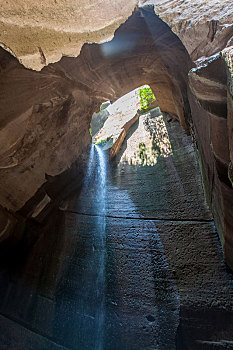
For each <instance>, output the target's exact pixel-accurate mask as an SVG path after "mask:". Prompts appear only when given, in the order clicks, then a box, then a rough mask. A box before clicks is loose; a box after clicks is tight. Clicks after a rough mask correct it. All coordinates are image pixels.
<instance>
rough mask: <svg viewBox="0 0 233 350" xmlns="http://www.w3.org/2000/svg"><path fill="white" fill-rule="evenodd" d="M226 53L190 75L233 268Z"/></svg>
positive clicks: (213, 200)
mask: <svg viewBox="0 0 233 350" xmlns="http://www.w3.org/2000/svg"><path fill="white" fill-rule="evenodd" d="M230 53H231V50H230V49H229V50H226V51H225V52H223V53H222V54H221V55H220V56H219V57H218V58H216V59H214V60H212V61H211V62H209V64H208V65H207V66H204V67H202V68H199V69H196V70H193V71H192V72H190V74H189V86H190V92H189V101H190V106H191V110H192V119H193V129H194V133H195V136H194V137H195V139H196V144H197V149H198V152H199V156H200V161H201V166H202V169H203V178H204V182H205V188H206V193H207V197H208V201H209V203H210V206H211V208H212V211H213V214H214V218H215V222H216V225H217V228H218V232H219V235H220V239H221V242H222V246H223V249H224V253H225V257H226V261H227V263H228V264H229V266H230V267H231V268H233V259H232V253H231V252H232V249H233V235H232V228H233V212H232V208H233V189H232V183H231V181H230V180H231V169H232V163H231V162H230V160H232V158H231V159H230V154H231V155H232V117H233V116H232V85H231V72H230V70H229V69H230V67H228V65H227V62H226V60H225V58H224V56H227V57H228V55H230Z"/></svg>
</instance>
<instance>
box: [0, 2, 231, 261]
mask: <svg viewBox="0 0 233 350" xmlns="http://www.w3.org/2000/svg"><path fill="white" fill-rule="evenodd" d="M136 3H137V2H136V1H134V0H131V1H128V2H127V4H125V3H123V1H121V0H118V1H117V2H114V5H113V4H112V3H110V1H105V2H102V1H97V2H95V4H93V3H91V2H86V1H85V2H84V1H81V2H79V6H78V7H77V3H76V1H74V0H65V1H63V2H62V3H60V2H59V1H57V0H54V1H52V0H50V1H49V0H48V1H46V3H45V2H44V3H43V4H42V3H41V4H34V3H33V4H32V3H31V0H27V1H23V0H20V1H17V3H14V4H12V3H10V2H7V3H6V2H3V1H2V0H1V1H0V4H1V5H2V7H1V8H2V11H1V19H0V29H1V31H0V42H1V46H2V47H3V48H5V49H6V50H8V51H9V52H11V53H13V55H15V56H16V57H17V59H18V60H19V61H20V62H22V63H23V64H24V65H25V66H26V67H30V68H34V69H37V70H40V69H41V71H40V72H36V71H33V70H31V69H26V68H25V67H24V66H22V65H21V64H20V63H19V61H18V60H17V59H16V58H15V57H13V56H12V55H11V54H10V53H9V52H7V51H5V50H4V49H1V50H0V102H1V103H0V141H1V145H3V146H2V148H1V151H0V193H1V195H0V205H1V206H3V207H5V208H7V209H8V210H10V211H11V213H14V212H16V211H20V213H23V214H22V215H23V216H25V215H26V216H28V215H29V216H30V215H34V214H35V212H34V209H35V211H36V212H38V210H39V208H43V206H44V205H45V206H46V203H47V202H49V201H50V199H51V196H50V195H49V194H48V193H49V192H50V190H49V188H50V187H51V188H52V186H54V185H53V182H54V181H55V183H56V184H58V183H59V181H60V180H55V179H60V177H59V176H60V175H59V174H61V173H62V172H64V171H68V170H69V169H71V173H72V174H73V171H75V170H73V169H76V170H77V166H74V168H73V167H72V164H74V163H75V161H76V160H77V158H78V157H79V156H80V155H81V154H82V152H83V151H84V150H86V148H87V147H88V145H89V143H90V135H89V132H88V129H89V123H90V118H91V115H92V114H93V112H94V111H97V110H98V109H99V105H100V104H101V103H102V102H103V101H105V100H113V101H114V100H116V99H117V98H119V97H120V96H122V95H124V94H125V93H127V92H129V91H130V90H132V89H134V88H136V87H138V86H140V85H142V84H149V85H150V86H151V88H152V90H153V92H154V93H155V95H156V98H157V100H158V104H159V106H160V108H161V110H162V111H164V112H168V113H170V114H172V115H174V116H175V118H177V119H179V121H180V123H181V124H182V126H183V127H184V128H185V129H191V130H193V131H194V134H195V138H196V141H197V144H198V149H199V152H200V157H201V158H200V159H201V162H202V164H203V176H204V177H205V184H206V189H207V194H208V196H209V200H210V202H211V205H212V208H213V211H214V214H215V220H216V223H217V226H218V229H219V232H220V236H221V239H222V243H223V245H224V250H225V253H226V256H230V251H231V245H232V243H231V240H232V238H231V236H232V216H231V213H230V209H229V208H228V206H229V205H231V203H232V202H231V196H232V193H231V182H232V177H233V175H232V172H233V170H232V169H233V166H232V162H231V163H230V159H231V161H232V113H233V112H232V110H233V107H232V85H231V79H232V78H231V75H232V72H231V70H230V69H228V68H227V66H226V64H225V61H224V60H223V58H218V57H217V55H218V52H219V51H221V50H222V49H224V48H225V47H230V45H232V34H233V32H232V11H231V7H232V6H231V1H230V0H224V2H222V1H215V2H213V1H210V0H208V1H207V0H206V1H202V2H200V1H198V0H195V1H192V3H190V1H181V0H179V1H176V2H174V1H163V0H159V1H154V0H152V1H140V2H139V5H140V6H142V7H141V8H139V9H138V8H137V9H136V10H135V11H134V13H133V15H132V16H130V15H131V13H132V10H133V8H134V7H135V5H136ZM148 4H154V6H155V8H154V9H153V8H152V7H151V6H149V7H148V6H146V5H148ZM155 13H156V14H158V15H159V16H160V18H159V17H158V16H157V15H155ZM129 16H130V17H129ZM128 17H129V19H128V20H127V21H126V22H125V23H124V24H123V25H121V26H120V28H119V29H118V30H117V31H116V33H115V36H114V39H113V40H111V41H107V40H110V38H112V36H113V33H114V30H115V29H116V28H118V27H119V24H120V23H123V22H124V21H125V19H126V18H128ZM163 21H165V22H166V23H168V25H169V26H170V27H171V28H172V30H173V32H174V33H176V34H177V35H178V36H179V38H180V39H181V40H182V42H183V44H184V45H183V44H182V43H181V41H180V40H179V39H178V37H177V36H176V35H175V34H174V33H173V32H172V31H171V29H170V28H169V27H168V25H167V24H165V23H164V22H163ZM16 23H17V24H16ZM92 28H94V30H93V29H92ZM85 42H89V44H85V45H84V46H83V43H85ZM93 42H98V43H100V42H104V43H103V44H91V43H93ZM81 47H82V50H81ZM186 49H187V50H188V52H187V50H186ZM80 50H81V51H80ZM230 52H231V51H230V49H229V50H228V51H224V53H223V56H224V55H225V58H226V60H227V62H228V65H232V61H231V53H230ZM188 53H189V54H190V55H191V58H192V59H193V60H196V63H197V64H198V65H199V66H200V65H201V63H203V61H205V62H206V65H205V66H203V67H202V68H201V69H200V70H198V71H195V72H193V73H192V74H190V78H189V100H188V96H187V81H188V78H187V77H188V72H189V70H190V69H191V68H192V67H193V66H194V65H193V63H192V61H191V59H190V57H189V55H188ZM62 55H70V56H78V55H79V56H78V57H76V58H75V57H63V58H62V59H61V60H60V62H57V63H54V64H50V65H49V66H48V67H44V66H46V65H47V64H48V63H50V62H56V61H58V60H59V59H60V58H61V56H62ZM212 55H216V59H215V60H214V61H213V62H211V61H209V62H208V57H209V56H212ZM43 67H44V68H43ZM42 68H43V69H42ZM227 82H228V83H227ZM227 84H228V85H227ZM226 86H228V88H227V89H226ZM189 101H190V104H191V108H192V118H191V114H190V106H189ZM201 116H202V117H201ZM192 119H193V121H192ZM192 124H193V125H192ZM227 133H228V137H226V134H227ZM80 181H81V175H80ZM230 181H231V182H230ZM61 183H62V184H66V185H67V182H66V181H65V180H62V181H61ZM56 186H58V188H59V191H60V190H61V189H62V186H61V185H56ZM56 186H55V187H56ZM45 187H46V190H45V189H44V188H45ZM56 188H57V187H56ZM42 189H43V191H42ZM41 191H42V192H43V195H42V192H41ZM55 192H56V191H55V189H54V188H53V190H52V193H53V194H52V198H53V199H54V197H55V195H54V193H55ZM38 193H39V195H38ZM47 196H48V197H49V198H48V197H47ZM36 197H37V198H38V199H37V200H35V201H33V200H32V198H36ZM32 202H33V203H34V204H33V208H34V209H33V210H32V208H31V209H30V206H32ZM25 208H27V209H25ZM2 215H3V216H4V218H5V219H4V220H5V221H4V222H8V221H7V220H8V216H5V211H4V209H3V210H2ZM12 220H13V221H14V220H15V218H14V219H12ZM17 220H18V218H17ZM4 230H5V226H4V227H3V229H2V232H6V231H4ZM3 236H4V234H3ZM227 242H228V243H227ZM227 259H228V262H229V264H230V265H232V263H231V258H230V257H228V258H227Z"/></svg>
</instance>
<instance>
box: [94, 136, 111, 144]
mask: <svg viewBox="0 0 233 350" xmlns="http://www.w3.org/2000/svg"><path fill="white" fill-rule="evenodd" d="M109 139H110V137H107V138H106V139H103V140H100V141H97V140H96V142H95V144H96V145H101V144H102V143H105V142H107V141H108V140H109Z"/></svg>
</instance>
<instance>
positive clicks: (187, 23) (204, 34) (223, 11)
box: [140, 0, 233, 61]
mask: <svg viewBox="0 0 233 350" xmlns="http://www.w3.org/2000/svg"><path fill="white" fill-rule="evenodd" d="M140 3H141V4H153V5H154V9H155V13H156V14H157V15H159V17H160V18H161V19H162V20H163V21H165V22H166V23H167V24H168V25H169V26H170V28H171V29H172V30H173V32H174V33H176V34H177V35H178V37H179V38H180V40H181V41H182V43H183V44H184V46H185V47H186V49H187V50H188V52H189V54H190V56H191V58H192V59H193V60H194V61H195V60H198V59H200V61H203V60H205V58H206V57H209V56H212V55H214V54H216V53H218V52H219V51H221V50H222V49H224V48H225V47H228V46H231V45H232V44H233V38H232V31H233V24H232V23H233V13H232V1H231V0H224V1H222V0H220V1H212V0H204V1H200V0H194V1H189V0H185V1H183V0H178V1H172V0H169V1H165V0H144V1H143V0H142V1H140Z"/></svg>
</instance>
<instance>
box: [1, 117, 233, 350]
mask: <svg viewBox="0 0 233 350" xmlns="http://www.w3.org/2000/svg"><path fill="white" fill-rule="evenodd" d="M161 117H162V119H163V124H162V122H161ZM140 118H141V119H139V121H138V122H139V123H140V122H141V124H138V125H137V124H135V125H134V127H133V128H132V130H131V133H130V134H129V135H128V136H127V138H126V139H125V141H124V144H123V147H122V150H121V152H120V153H119V154H118V156H117V159H116V163H115V164H114V165H113V168H112V169H111V168H109V177H108V182H107V185H106V188H105V196H104V197H101V199H100V196H101V193H100V188H99V186H96V185H97V184H98V183H99V182H98V177H99V173H100V168H99V158H98V154H97V152H96V153H94V158H93V163H92V164H93V166H94V164H96V167H95V166H94V169H95V170H94V169H93V168H92V172H91V173H90V174H91V176H90V178H89V177H88V180H89V181H87V183H86V186H87V188H88V191H87V190H84V191H83V193H81V196H79V198H78V194H77V193H73V194H72V196H69V198H67V199H66V201H64V202H63V204H62V206H61V207H60V208H61V210H59V211H55V212H54V213H53V215H51V216H50V217H48V218H47V220H46V221H45V223H44V226H43V230H42V231H41V232H40V237H39V238H37V239H36V240H35V242H34V244H33V247H32V248H31V249H30V251H29V252H28V254H27V255H26V254H24V255H23V259H20V258H21V255H20V254H18V255H14V256H12V253H11V254H9V253H8V250H7V246H6V247H4V251H1V254H0V258H1V259H2V260H1V261H0V282H1V283H0V296H1V297H0V331H1V332H0V340H1V345H2V346H3V347H4V348H5V349H15V348H17V349H18V350H24V349H33V350H40V349H42V348H45V349H54V350H58V349H72V350H76V349H85V348H86V349H93V348H95V347H96V345H97V344H98V345H101V346H102V348H106V349H111V350H112V349H113V350H122V349H123V350H126V349H136V350H142V349H145V350H168V349H169V350H175V349H179V350H184V349H194V350H199V349H205V350H206V349H211V348H212V349H213V346H214V348H215V349H217V350H220V349H222V348H223V347H222V346H223V345H222V344H224V346H225V345H226V344H231V342H232V325H233V303H232V300H233V299H232V298H233V289H232V281H231V279H230V275H229V274H228V273H227V272H226V267H225V265H224V263H223V258H222V255H221V251H220V249H219V242H218V239H217V234H216V232H215V227H214V224H213V221H212V216H211V213H210V211H209V209H208V206H207V203H206V201H205V199H204V193H203V188H202V182H201V175H200V172H199V167H198V162H197V158H196V155H195V151H194V148H193V145H192V141H191V137H187V135H185V133H184V131H183V130H182V128H181V126H180V125H179V123H178V122H177V121H174V120H171V117H170V116H167V115H165V116H152V118H151V115H147V119H146V118H145V117H140ZM151 126H153V128H152V129H153V130H155V129H156V128H155V126H156V127H157V129H158V130H160V131H161V132H160V133H159V134H160V135H161V138H160V140H158V139H157V138H156V137H155V135H156V133H155V135H152V134H151V132H150V127H151ZM168 141H169V143H170V149H171V152H170V153H167V154H166V153H163V151H162V150H163V149H164V145H166V144H167V143H168ZM141 142H144V143H145V144H146V145H147V148H149V147H151V148H152V149H153V148H154V150H157V151H158V150H160V152H158V153H157V162H156V163H154V164H153V166H152V164H151V163H150V161H148V163H146V162H145V163H144V165H142V164H140V163H136V162H134V161H132V162H131V161H130V159H132V160H134V158H135V157H134V155H133V153H132V149H134V150H135V152H137V151H138V152H139V145H140V143H141ZM126 146H127V147H126ZM127 152H128V153H127ZM91 159H92V158H91ZM148 160H149V159H148ZM96 170H97V171H96ZM99 184H100V183H99ZM96 194H97V195H96ZM93 199H94V200H93ZM103 199H105V200H104V202H103ZM36 230H37V227H36V226H31V227H30V228H29V233H30V234H31V235H35V233H36V232H35V231H36ZM4 252H5V259H6V260H4V254H3V253H4ZM6 261H8V262H9V261H10V262H11V264H10V265H8V264H7V263H6ZM103 261H104V264H103ZM103 265H104V269H103V270H101V271H100V266H103ZM103 271H104V272H103ZM99 321H101V325H102V327H101V332H99V331H100V328H99ZM90 334H91V336H90ZM99 335H100V337H99Z"/></svg>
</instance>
